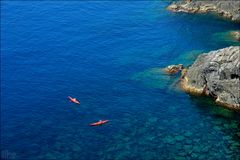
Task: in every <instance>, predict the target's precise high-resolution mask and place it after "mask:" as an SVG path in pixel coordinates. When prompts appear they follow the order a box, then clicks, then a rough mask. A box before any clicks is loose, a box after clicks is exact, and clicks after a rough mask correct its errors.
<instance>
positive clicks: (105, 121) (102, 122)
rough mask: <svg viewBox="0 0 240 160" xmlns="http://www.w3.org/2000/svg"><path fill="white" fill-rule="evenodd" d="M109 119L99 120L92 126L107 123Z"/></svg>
mask: <svg viewBox="0 0 240 160" xmlns="http://www.w3.org/2000/svg"><path fill="white" fill-rule="evenodd" d="M108 121H109V120H99V121H98V122H95V123H91V124H90V126H100V125H103V124H105V123H107V122H108Z"/></svg>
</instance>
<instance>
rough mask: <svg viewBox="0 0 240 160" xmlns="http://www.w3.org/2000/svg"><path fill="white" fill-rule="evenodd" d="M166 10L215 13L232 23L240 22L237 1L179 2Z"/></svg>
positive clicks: (191, 0)
mask: <svg viewBox="0 0 240 160" xmlns="http://www.w3.org/2000/svg"><path fill="white" fill-rule="evenodd" d="M168 9H169V10H171V11H174V12H189V13H206V12H215V13H218V14H220V15H222V16H223V17H226V18H230V19H231V20H233V21H237V22H240V1H239V0H180V1H177V2H173V3H172V4H171V5H170V6H168Z"/></svg>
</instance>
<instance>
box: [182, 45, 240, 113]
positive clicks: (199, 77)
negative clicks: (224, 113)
mask: <svg viewBox="0 0 240 160" xmlns="http://www.w3.org/2000/svg"><path fill="white" fill-rule="evenodd" d="M239 86H240V46H235V47H234V46H231V47H227V48H224V49H220V50H216V51H211V52H209V53H205V54H201V55H199V56H198V58H197V60H196V61H195V62H194V64H193V65H192V66H191V67H190V68H189V69H188V70H183V71H182V79H181V87H182V88H183V90H185V91H186V92H189V93H192V94H199V95H209V96H211V97H213V98H214V99H215V101H216V102H217V103H219V104H222V105H224V106H226V107H228V108H231V109H235V110H238V111H240V87H239Z"/></svg>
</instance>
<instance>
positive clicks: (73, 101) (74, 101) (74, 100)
mask: <svg viewBox="0 0 240 160" xmlns="http://www.w3.org/2000/svg"><path fill="white" fill-rule="evenodd" d="M68 99H69V101H70V102H72V103H75V104H80V102H79V101H78V100H77V99H76V98H72V97H70V96H68Z"/></svg>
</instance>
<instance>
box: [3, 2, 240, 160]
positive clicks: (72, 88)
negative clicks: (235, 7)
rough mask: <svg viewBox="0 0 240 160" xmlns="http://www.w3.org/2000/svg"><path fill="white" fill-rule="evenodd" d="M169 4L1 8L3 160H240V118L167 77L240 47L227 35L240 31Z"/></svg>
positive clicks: (14, 4) (217, 19)
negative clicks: (170, 70) (200, 58)
mask: <svg viewBox="0 0 240 160" xmlns="http://www.w3.org/2000/svg"><path fill="white" fill-rule="evenodd" d="M169 3H170V2H167V1H153V2H151V1H135V2H127V1H122V2H120V1H109V2H98V1H85V2H74V1H70V2H67V1H61V2H56V1H50V2H41V1H38V2H32V1H24V2H21V1H13V2H11V1H8V2H1V151H2V156H1V158H16V159H83V160H88V159H89V160H96V159H109V160H110V159H116V160H117V159H119V160H120V159H121V160H122V159H124V160H126V159H134V160H136V159H137V160H141V159H142V160H148V159H164V160H165V159H214V160H215V159H234V160H235V159H240V138H239V137H240V116H239V114H237V113H234V112H232V111H229V110H226V109H223V108H220V107H219V106H216V105H215V104H214V103H213V102H212V101H211V100H210V99H208V98H202V97H197V98H196V97H192V96H189V95H187V94H185V93H183V92H182V91H181V90H179V89H178V86H177V85H174V83H175V82H176V81H177V78H178V76H167V75H163V74H162V73H161V72H160V69H159V68H161V67H165V66H167V65H170V64H173V63H183V64H185V65H188V64H191V63H192V62H193V61H194V59H195V58H196V56H197V55H198V54H199V53H202V52H207V51H210V50H214V49H219V48H224V47H227V46H230V45H239V43H237V42H234V41H233V40H231V39H228V38H226V37H227V36H223V35H224V34H225V33H227V32H228V31H231V30H236V29H238V28H239V27H240V26H239V24H235V23H232V22H230V21H228V20H224V19H222V18H220V17H217V16H215V15H211V14H207V15H206V14H204V15H191V14H185V13H171V12H169V11H167V10H165V7H166V6H167V5H168V4H169ZM68 95H70V96H73V97H77V98H78V99H79V100H80V101H81V105H80V106H77V105H74V104H71V103H69V102H68V100H67V98H66V97H67V96H68ZM99 119H108V120H110V122H109V123H107V124H106V125H103V126H100V127H90V126H88V124H89V123H92V122H94V121H97V120H99Z"/></svg>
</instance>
